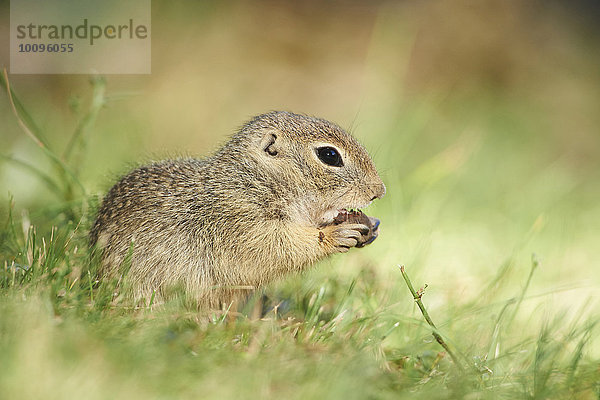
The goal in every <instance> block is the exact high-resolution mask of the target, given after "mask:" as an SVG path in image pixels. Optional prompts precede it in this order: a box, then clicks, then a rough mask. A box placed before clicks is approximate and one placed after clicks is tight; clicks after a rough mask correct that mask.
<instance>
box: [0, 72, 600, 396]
mask: <svg viewBox="0 0 600 400" xmlns="http://www.w3.org/2000/svg"><path fill="white" fill-rule="evenodd" d="M3 83H4V86H5V87H7V86H8V85H6V83H7V81H6V75H5V80H4V81H3ZM98 85H101V86H100V88H101V89H99V88H98ZM92 87H93V90H92V91H93V93H94V94H93V96H94V97H96V96H98V93H99V91H103V83H102V81H99V80H95V81H93V85H92ZM11 97H12V100H11V103H12V102H14V104H19V107H18V108H17V107H15V113H16V118H17V119H18V120H19V121H20V123H21V124H22V127H23V129H24V131H25V132H26V133H27V134H28V135H29V136H30V138H31V139H34V140H33V142H34V143H36V144H37V145H38V147H40V150H41V152H42V154H44V155H46V156H47V157H49V158H50V160H51V161H53V162H54V165H55V169H54V171H51V172H50V173H48V174H46V173H41V172H40V171H37V170H36V169H34V168H33V167H32V168H28V170H29V171H30V172H31V173H33V174H35V175H37V177H38V178H39V179H40V180H42V181H44V182H46V183H47V184H48V186H51V187H53V188H56V189H57V190H56V192H57V193H56V194H57V195H58V200H57V203H58V205H59V207H58V209H57V210H55V211H54V213H55V215H56V217H55V218H51V219H49V220H48V222H44V219H41V222H39V223H38V224H39V225H34V224H31V222H30V221H29V219H28V217H27V214H23V216H21V217H15V215H14V210H15V206H14V204H13V203H12V202H11V203H10V204H9V205H8V206H7V208H6V209H7V210H8V214H7V216H6V218H5V220H4V222H3V224H4V225H3V227H2V230H1V232H2V236H1V241H0V246H1V247H0V250H1V254H2V258H3V260H4V264H3V267H2V270H1V271H0V310H1V311H0V354H2V356H1V357H2V365H3V366H4V368H3V370H4V371H5V373H3V374H2V376H1V377H0V387H1V388H2V392H3V393H4V394H5V395H6V396H7V398H37V397H45V398H59V397H60V398H64V397H65V396H66V397H72V398H77V397H82V398H116V397H118V398H148V397H151V398H163V397H164V398H181V397H202V398H229V397H231V398H234V397H235V398H239V397H243V398H299V399H300V398H360V399H363V398H397V397H402V396H405V397H407V398H414V397H423V398H465V397H468V398H498V397H504V398H536V399H537V398H598V397H599V396H600V386H599V382H600V372H599V369H598V368H599V364H598V361H597V358H595V357H596V356H597V354H598V353H597V350H598V349H597V347H594V346H597V343H594V344H592V342H593V341H595V338H596V337H597V336H598V329H597V326H596V325H597V320H598V314H597V312H596V311H597V305H596V304H594V305H592V304H591V303H588V307H587V308H586V307H582V308H581V309H578V310H573V309H571V308H570V307H569V306H568V305H567V306H566V307H564V308H563V309H562V310H561V309H559V310H558V311H556V310H548V309H545V308H544V307H543V304H544V302H545V301H546V299H547V297H549V296H558V297H562V296H572V295H573V294H574V293H575V294H576V293H577V292H576V291H571V292H562V293H561V292H559V291H553V290H552V289H550V292H549V293H541V294H536V295H530V294H529V288H530V285H531V283H532V282H533V281H535V279H536V275H537V274H539V271H538V270H541V271H543V269H544V267H543V266H540V262H539V260H538V259H537V258H536V257H535V256H534V257H533V258H532V261H531V268H530V270H529V273H528V275H527V276H526V278H525V279H524V280H522V281H521V284H520V286H521V289H520V290H519V289H518V287H519V284H518V280H519V279H518V278H515V277H511V269H514V268H515V265H517V264H519V263H520V261H518V257H519V256H520V254H521V253H522V252H523V250H524V248H527V245H523V246H520V248H517V249H516V250H515V254H512V255H510V256H508V259H507V261H506V262H505V263H504V264H503V265H502V266H501V267H500V268H499V272H498V274H497V276H496V277H495V278H493V279H492V280H491V281H490V282H489V283H488V284H487V286H481V287H478V288H477V287H475V288H470V290H469V291H468V292H474V291H477V292H480V293H479V294H477V295H476V296H474V297H473V296H472V295H471V296H470V295H469V294H467V295H466V296H465V298H463V297H462V295H461V296H460V297H459V298H458V300H459V301H448V302H442V303H440V302H438V304H437V305H435V306H433V307H431V309H430V311H429V313H431V315H435V317H434V318H435V319H436V320H437V321H440V322H441V323H440V324H439V328H435V326H434V325H433V322H432V321H431V319H430V318H431V317H429V314H428V313H427V308H426V306H425V305H424V303H423V302H425V303H426V302H427V297H428V295H427V291H429V290H433V287H430V288H428V289H427V291H425V289H420V290H419V291H414V289H412V286H411V285H410V284H409V283H410V281H409V280H408V277H407V276H406V275H405V273H404V270H403V271H402V274H401V273H400V271H395V273H396V275H397V276H396V277H395V278H394V279H392V280H391V281H388V282H386V280H382V279H381V278H380V277H377V274H378V272H377V270H376V268H375V267H374V266H373V261H370V260H369V259H368V258H366V259H362V260H363V261H362V262H361V263H360V264H361V265H359V266H358V267H355V268H353V269H351V270H352V271H355V272H354V273H352V272H351V273H347V274H340V275H336V274H332V273H328V272H326V271H323V268H319V269H317V270H316V271H312V272H310V273H308V274H306V275H305V276H302V277H293V278H291V279H290V280H288V281H286V282H283V283H279V284H275V285H272V286H271V287H269V288H267V289H265V290H264V293H259V294H256V295H255V296H254V297H253V300H251V302H250V303H251V304H250V305H249V307H248V309H247V310H246V311H245V312H242V313H241V314H240V315H239V316H237V317H234V318H231V320H226V319H225V318H222V317H220V316H217V315H215V317H214V318H213V319H212V321H210V322H209V321H206V320H204V319H202V318H199V317H198V316H197V314H196V313H195V312H194V310H193V309H191V308H189V307H187V306H186V303H185V302H184V301H177V300H173V301H172V302H170V303H167V304H166V305H164V306H162V307H153V306H151V305H150V306H143V305H136V304H132V303H130V302H129V301H128V299H126V298H120V297H118V298H115V297H114V296H113V291H114V283H113V282H98V281H94V279H93V278H92V277H93V274H92V273H90V271H93V270H94V263H95V261H94V260H92V259H91V257H90V256H89V254H88V246H87V239H86V231H87V228H88V227H89V223H90V220H91V217H92V215H93V211H89V210H93V206H92V207H90V206H89V204H88V203H89V202H90V201H91V200H90V197H89V196H88V195H87V194H86V192H85V191H83V190H81V191H80V192H78V194H79V196H77V197H74V193H75V192H74V190H73V188H74V187H76V186H79V184H77V181H76V179H77V170H76V169H75V168H74V167H73V165H72V164H68V161H69V157H68V156H65V154H66V155H69V153H70V154H73V155H76V154H77V152H80V153H85V151H86V149H85V146H84V143H85V142H84V141H83V140H81V138H82V135H83V131H85V130H86V129H89V128H82V126H84V125H86V124H88V123H91V122H89V121H91V120H92V119H93V118H95V115H96V114H97V109H96V107H97V105H98V104H99V103H102V101H101V100H98V99H95V100H93V101H92V109H91V110H90V113H89V114H86V115H87V116H86V117H85V119H84V121H83V122H82V123H81V124H80V125H79V127H78V128H77V130H76V132H75V133H74V134H73V136H72V139H71V140H70V141H69V142H68V143H69V147H68V149H69V151H67V152H65V153H63V156H62V157H61V156H58V155H57V154H58V153H55V152H54V150H51V149H50V146H48V145H47V144H43V143H44V142H42V141H41V140H39V141H36V140H35V139H37V138H39V137H40V136H39V133H34V131H33V128H31V127H30V126H33V123H32V121H33V119H32V118H31V116H30V115H29V114H27V113H26V111H25V107H24V106H23V105H22V104H21V103H16V97H15V96H14V94H12V95H11ZM86 121H87V122H86ZM73 143H79V145H78V146H77V147H76V146H74V145H73ZM80 157H83V155H81V154H80ZM6 159H7V160H8V159H9V158H6ZM23 165H26V164H25V163H24V162H19V166H23ZM66 171H72V172H69V173H66ZM73 185H75V186H73ZM59 189H60V190H59ZM92 202H93V201H92ZM61 215H62V217H60V216H61ZM57 218H58V219H57ZM384 220H385V219H384ZM50 221H52V222H51V225H47V224H48V223H50ZM57 221H58V222H57ZM412 222H413V223H414V221H412ZM409 223H410V222H409ZM532 229H533V232H534V233H530V234H531V235H533V234H535V230H536V229H537V228H536V226H535V225H534V227H533V228H532ZM40 231H43V232H45V233H40ZM386 234H387V233H386ZM392 235H393V233H392ZM527 240H528V239H525V241H527ZM348 259H354V261H356V257H353V255H352V253H350V255H349V256H348V257H347V258H344V257H339V258H337V259H336V260H335V261H334V264H335V266H336V268H345V264H348V263H350V265H351V262H352V260H350V261H349V260H348ZM414 264H417V265H418V264H419V262H418V261H415V262H414ZM389 268H390V269H393V268H394V266H393V265H390V266H389ZM408 268H412V267H408ZM513 272H514V271H513ZM402 275H404V277H405V279H406V283H407V284H409V285H408V286H409V287H410V291H409V290H408V289H407V287H406V286H404V285H403V284H402V281H401V276H402ZM443 285H444V282H443V281H433V282H432V283H431V286H436V287H437V290H438V291H439V290H440V289H441V288H442V286H443ZM449 290H452V288H449ZM506 290H508V291H509V292H512V295H511V296H509V297H506V296H504V295H503V294H502V293H503V292H504V291H506ZM411 292H412V294H411ZM263 295H264V296H266V297H265V298H266V299H267V300H265V310H266V314H265V315H264V317H262V318H257V317H252V311H251V310H252V304H254V302H256V301H257V300H258V299H260V298H261V296H263ZM413 297H414V299H415V300H417V303H418V305H419V308H420V309H421V310H422V312H423V313H424V314H425V318H426V319H427V320H428V322H429V325H428V324H427V323H425V322H424V321H423V319H422V318H421V316H420V315H419V314H418V311H417V310H416V309H415V307H414V305H411V302H412V301H413ZM469 297H471V298H469ZM592 306H593V309H590V307H592ZM430 325H431V326H430ZM432 327H433V328H432ZM432 329H433V334H434V336H435V338H436V340H437V341H436V340H433V337H432V335H431V334H432ZM438 342H439V343H442V344H443V345H444V347H445V349H446V350H445V351H444V349H443V348H442V347H441V346H440V345H439V344H438ZM448 346H451V347H452V348H454V349H456V350H455V352H456V355H454V354H453V353H452V352H451V350H450V348H449V347H448ZM449 354H450V355H451V356H452V357H450V356H449ZM33 381H35V384H33V383H32V382H33Z"/></svg>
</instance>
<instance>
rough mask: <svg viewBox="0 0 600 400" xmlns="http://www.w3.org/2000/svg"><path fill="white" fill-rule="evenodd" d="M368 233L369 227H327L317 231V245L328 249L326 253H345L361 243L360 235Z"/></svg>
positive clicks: (344, 224) (344, 225) (349, 225)
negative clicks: (319, 244)
mask: <svg viewBox="0 0 600 400" xmlns="http://www.w3.org/2000/svg"><path fill="white" fill-rule="evenodd" d="M368 232H369V227H368V226H366V225H363V224H349V223H343V224H339V225H328V226H325V227H324V228H322V229H320V230H319V243H321V244H322V245H324V246H326V247H328V248H329V251H328V252H341V253H345V252H347V251H348V250H349V249H350V247H355V246H356V245H357V244H359V243H361V237H362V235H365V234H367V233H368Z"/></svg>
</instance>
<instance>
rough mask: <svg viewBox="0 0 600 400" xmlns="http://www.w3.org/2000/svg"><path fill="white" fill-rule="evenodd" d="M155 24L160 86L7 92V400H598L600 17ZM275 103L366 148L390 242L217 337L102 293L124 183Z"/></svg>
mask: <svg viewBox="0 0 600 400" xmlns="http://www.w3.org/2000/svg"><path fill="white" fill-rule="evenodd" d="M536 4H537V5H536ZM552 4H554V3H552ZM0 6H2V7H4V8H5V9H6V6H5V5H2V4H0ZM152 12H153V21H152V40H153V53H152V54H153V64H152V74H151V75H150V76H105V77H100V76H93V77H89V76H55V75H53V76H42V75H34V76H20V75H11V74H9V73H6V72H4V73H3V76H2V77H1V78H0V81H1V83H2V85H1V89H2V93H1V95H0V121H2V124H1V126H0V138H1V143H2V144H1V146H0V148H1V150H0V188H1V189H2V190H1V192H2V193H1V196H2V197H0V201H1V204H0V365H2V373H0V393H1V395H0V397H1V398H6V399H31V398H45V399H55V398H56V399H59V398H60V399H63V398H84V399H115V398H123V399H125V398H126V399H138V398H139V399H142V398H144V399H147V398H203V399H204V398H206V399H212V398H214V399H229V398H231V399H233V398H235V399H239V398H248V399H263V398H264V399H281V398H284V399H312V398H318V399H321V398H334V399H336V398H344V399H386V398H390V399H391V398H395V399H397V398H410V399H412V398H427V399H455V398H456V399H464V398H466V399H488V398H490V399H492V398H493V399H497V398H507V399H512V398H527V399H555V398H556V399H562V398H575V399H600V341H599V340H598V337H600V326H598V322H599V320H600V301H599V300H600V297H599V295H598V293H600V292H599V290H600V265H599V264H598V260H600V246H599V243H600V235H599V232H600V201H599V199H600V113H598V109H599V108H600V74H598V71H600V68H599V67H600V52H598V32H597V31H596V30H595V28H594V27H593V24H592V23H591V22H590V21H589V20H587V19H586V18H585V16H584V15H585V12H584V11H582V10H576V9H563V8H561V7H559V6H558V5H554V6H544V5H540V4H538V3H535V4H533V3H525V2H520V1H507V2H487V1H486V2H482V3H481V4H480V5H469V4H467V2H439V3H428V4H419V5H417V4H409V3H395V2H389V3H377V4H370V5H366V4H362V3H359V2H349V3H348V4H345V5H343V6H342V5H340V4H338V3H335V2H334V3H327V4H320V5H317V4H316V3H312V2H309V3H302V4H296V5H292V4H287V5H285V4H283V5H282V4H280V3H276V2H265V3H260V4H259V5H257V4H256V3H255V4H252V3H244V2H232V3H228V4H221V3H212V2H205V3H198V4H191V3H187V4H186V3H174V4H172V3H167V2H154V3H153V8H152ZM4 14H6V13H2V15H3V17H2V18H3V19H2V24H5V23H6V22H7V18H5V17H4ZM6 57H7V53H6V51H5V49H2V50H1V52H0V62H2V63H4V64H6V62H5V60H6V59H7V58H6ZM271 109H286V110H291V111H296V112H304V113H307V114H311V115H317V116H320V117H324V118H327V119H330V120H333V121H336V122H337V123H339V124H340V125H342V126H344V127H346V128H348V129H349V130H350V131H352V133H353V134H354V135H355V136H356V137H357V138H358V139H359V140H360V141H361V142H362V143H363V144H364V145H365V147H366V148H367V149H368V150H369V152H370V153H371V154H372V156H373V158H374V161H375V164H376V165H377V167H378V169H379V172H380V175H381V176H382V179H383V180H384V182H385V184H386V186H387V190H388V191H387V194H386V196H385V197H384V198H382V199H380V200H378V201H376V202H374V203H373V205H371V206H370V207H369V208H368V209H367V210H365V211H366V212H367V213H368V214H369V215H372V216H376V217H377V218H379V219H380V220H381V221H382V223H381V234H380V236H379V237H378V239H377V240H376V241H375V242H374V243H373V244H371V245H369V246H367V247H365V248H363V249H352V250H351V251H350V252H349V253H347V254H340V255H337V256H334V257H332V258H330V259H328V260H325V261H323V262H321V263H319V264H318V265H316V266H315V267H314V268H312V269H311V270H309V271H306V272H305V273H303V274H301V275H298V276H291V277H289V278H288V279H286V280H284V281H278V282H274V283H273V284H271V285H269V286H268V287H266V288H264V289H262V290H259V291H257V292H256V293H254V294H253V296H252V297H251V298H250V300H249V302H248V304H247V305H246V306H245V307H244V308H242V309H239V310H237V311H236V312H235V313H231V314H225V315H223V314H220V313H215V314H214V315H213V316H212V317H211V318H210V320H207V319H206V318H203V317H201V316H199V314H198V312H197V311H196V310H195V309H194V308H193V307H191V306H190V305H189V303H188V302H186V299H185V298H184V297H180V298H174V299H171V300H170V301H168V302H167V303H166V304H162V305H158V306H157V305H153V304H147V303H144V304H140V303H134V302H133V301H131V300H130V299H129V298H127V297H126V296H114V287H115V286H114V285H115V282H111V281H98V280H96V278H95V275H94V271H95V268H97V261H96V260H94V259H92V258H91V257H90V250H89V246H88V241H87V234H88V230H89V228H90V224H91V223H92V222H93V218H94V212H95V209H96V207H97V206H98V203H99V201H100V200H101V198H102V195H103V194H104V193H105V192H106V191H107V190H108V189H109V188H110V186H111V184H112V183H113V182H114V181H115V179H117V177H118V176H119V175H121V174H123V173H125V172H126V171H128V170H129V169H130V168H131V167H132V166H134V165H138V164H140V163H144V162H147V161H149V160H153V159H161V158H165V157H170V156H179V155H194V156H198V157H202V156H204V155H207V154H210V153H211V152H212V151H214V150H215V149H216V148H218V146H219V144H221V143H223V142H224V141H225V140H226V138H227V136H228V135H229V134H231V133H233V132H234V131H235V130H236V129H237V127H239V126H240V125H241V124H242V123H243V122H244V121H245V120H247V119H248V118H250V117H251V116H252V115H255V114H258V113H261V112H264V111H267V110H271ZM400 266H404V271H405V273H406V274H407V276H408V277H409V278H410V282H411V284H412V285H413V286H414V290H415V292H417V291H418V293H417V297H419V301H420V302H421V305H422V306H423V307H424V310H425V314H427V315H428V317H429V318H430V319H431V321H432V322H433V323H434V324H435V328H433V327H432V326H431V325H430V324H429V323H428V322H427V321H426V319H425V317H424V315H423V314H424V313H423V312H422V310H421V309H420V307H419V304H417V302H416V301H415V298H414V296H413V294H412V293H411V291H410V290H409V287H408V285H407V281H406V280H405V277H404V276H403V274H402V271H401V268H400ZM432 333H435V334H436V335H437V336H438V338H439V341H441V342H443V343H444V345H445V346H446V348H444V347H442V346H441V345H440V343H439V342H438V340H436V338H434V336H433V335H432ZM448 350H449V351H448Z"/></svg>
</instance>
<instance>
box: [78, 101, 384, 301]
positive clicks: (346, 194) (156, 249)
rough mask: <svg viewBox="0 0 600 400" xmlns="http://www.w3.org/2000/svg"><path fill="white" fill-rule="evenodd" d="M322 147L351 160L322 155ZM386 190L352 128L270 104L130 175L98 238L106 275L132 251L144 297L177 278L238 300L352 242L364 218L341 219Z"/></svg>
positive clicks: (105, 207) (112, 195) (211, 295)
mask: <svg viewBox="0 0 600 400" xmlns="http://www.w3.org/2000/svg"><path fill="white" fill-rule="evenodd" d="M324 145H328V146H333V147H335V148H337V149H338V150H339V152H340V153H341V155H342V158H343V161H344V166H342V167H334V166H329V165H326V164H324V163H323V162H322V161H321V160H319V158H318V157H317V155H316V151H315V148H316V147H319V146H324ZM384 193H385V186H384V185H383V182H382V181H381V179H380V178H379V176H378V174H377V171H376V170H375V166H374V165H373V162H372V161H371V158H370V157H369V155H368V154H367V152H366V150H365V149H364V148H363V147H362V146H361V145H360V144H359V143H358V142H357V141H356V140H355V139H354V138H353V137H352V136H350V135H349V134H348V133H346V132H345V131H344V130H343V129H341V128H340V127H338V126H337V125H335V124H333V123H331V122H328V121H326V120H323V119H318V118H311V117H307V116H304V115H298V114H292V113H288V112H271V113H268V114H263V115H260V116H257V117H255V118H254V119H252V120H251V121H250V122H248V123H247V124H246V125H245V126H244V127H242V129H241V130H240V131H239V132H238V133H237V134H235V135H234V136H233V137H232V138H231V139H230V141H229V142H228V143H227V144H225V146H223V148H222V149H221V150H219V151H218V152H217V153H216V154H214V155H213V156H211V157H209V158H207V159H204V160H197V159H177V160H166V161H161V162H156V163H153V164H150V165H147V166H144V167H141V168H137V169H135V170H134V171H132V172H130V173H129V174H128V175H126V176H125V177H123V178H122V179H121V180H120V181H119V182H118V183H117V184H116V185H114V186H113V187H112V189H111V190H110V191H109V192H108V194H107V195H106V197H105V198H104V201H103V203H102V205H101V207H100V209H99V211H98V216H97V220H96V222H95V224H94V226H93V228H92V230H91V232H90V241H91V243H92V244H93V245H95V246H96V247H97V248H98V249H100V250H101V251H102V269H101V274H102V275H103V276H118V275H119V274H120V273H122V272H121V266H122V264H123V263H124V260H125V257H126V256H127V254H128V253H129V252H131V250H130V249H132V250H133V251H132V253H131V265H130V268H129V271H128V273H127V278H128V281H129V282H130V283H131V285H132V287H133V289H134V291H135V296H136V297H138V298H142V297H145V298H149V297H150V296H151V295H152V293H153V292H155V293H156V294H157V296H158V298H160V297H161V296H162V295H163V294H164V292H165V290H166V289H167V288H168V287H169V286H175V285H180V286H183V288H184V289H185V290H186V292H187V293H188V294H189V295H191V296H192V297H194V298H195V299H197V300H198V302H199V303H200V304H201V305H202V307H211V308H217V307H221V306H222V305H223V304H227V303H229V302H230V301H233V300H235V299H236V297H238V295H239V293H240V291H239V290H236V289H235V288H236V287H239V286H249V287H260V286H261V285H264V284H266V283H268V282H270V281H273V280H274V279H277V278H280V277H282V276H284V275H286V274H289V273H291V272H295V271H302V270H304V269H305V268H307V266H309V265H311V264H313V263H314V262H316V261H317V260H319V259H321V258H323V257H326V256H328V255H330V254H333V253H337V252H345V251H348V249H349V248H350V247H354V246H355V245H356V243H357V240H358V238H359V237H360V232H361V231H364V229H365V226H364V225H361V224H351V223H342V224H337V225H336V224H333V223H332V221H333V218H334V217H335V216H336V215H337V212H338V210H340V209H343V208H359V207H362V206H365V205H367V204H368V203H370V202H371V201H372V200H373V199H376V198H380V197H382V196H383V195H384ZM242 292H244V291H243V290H242ZM246 292H247V291H246Z"/></svg>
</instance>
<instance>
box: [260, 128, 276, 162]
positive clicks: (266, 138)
mask: <svg viewBox="0 0 600 400" xmlns="http://www.w3.org/2000/svg"><path fill="white" fill-rule="evenodd" d="M260 148H261V149H262V150H263V151H264V152H265V153H267V154H268V155H270V156H272V157H275V156H276V155H277V154H279V143H278V141H277V135H275V134H274V133H271V132H267V133H265V134H264V135H263V137H262V139H261V141H260Z"/></svg>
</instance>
